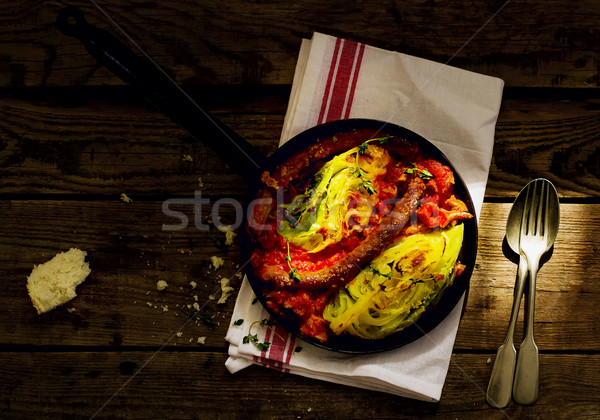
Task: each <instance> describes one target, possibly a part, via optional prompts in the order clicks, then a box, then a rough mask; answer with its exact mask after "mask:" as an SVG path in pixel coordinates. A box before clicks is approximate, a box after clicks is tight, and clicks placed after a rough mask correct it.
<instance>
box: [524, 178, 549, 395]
mask: <svg viewBox="0 0 600 420" xmlns="http://www.w3.org/2000/svg"><path fill="white" fill-rule="evenodd" d="M557 197H558V196H557V194H556V190H555V189H554V186H553V185H552V183H550V181H548V180H546V179H537V180H535V182H532V183H531V184H530V185H529V190H528V191H527V198H526V201H525V205H524V207H523V216H522V219H521V235H520V241H519V249H520V253H521V255H522V256H524V257H525V259H526V260H527V269H528V272H529V291H528V299H529V300H528V313H527V320H526V325H527V329H526V333H525V339H524V340H523V342H522V343H521V346H520V347H519V357H518V359H517V368H516V371H515V378H514V383H513V398H514V400H515V401H516V402H517V403H519V404H533V403H534V402H535V401H536V400H537V396H538V387H539V357H538V346H537V344H536V343H535V340H534V338H533V318H534V309H535V287H536V285H535V283H536V278H537V272H538V269H539V263H540V258H541V257H542V255H543V254H544V253H545V252H546V251H548V250H549V249H550V248H551V247H552V244H553V243H554V239H555V238H556V233H557V231H558V217H559V214H558V213H559V212H558V198H557Z"/></svg>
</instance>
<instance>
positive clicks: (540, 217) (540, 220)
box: [535, 180, 546, 236]
mask: <svg viewBox="0 0 600 420" xmlns="http://www.w3.org/2000/svg"><path fill="white" fill-rule="evenodd" d="M536 182H537V183H539V184H540V192H539V193H538V195H537V216H536V219H535V234H536V235H537V236H542V235H543V234H544V232H542V231H543V229H544V219H545V217H544V216H545V215H544V205H545V194H546V192H545V190H546V188H545V187H546V183H545V182H544V181H542V180H539V181H536Z"/></svg>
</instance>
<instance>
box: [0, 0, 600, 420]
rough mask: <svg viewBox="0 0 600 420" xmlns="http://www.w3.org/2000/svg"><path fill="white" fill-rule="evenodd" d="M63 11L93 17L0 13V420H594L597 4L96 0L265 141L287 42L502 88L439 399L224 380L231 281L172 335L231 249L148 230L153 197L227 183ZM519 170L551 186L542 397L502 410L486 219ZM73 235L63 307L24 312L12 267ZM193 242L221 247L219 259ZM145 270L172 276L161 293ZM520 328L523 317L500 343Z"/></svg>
mask: <svg viewBox="0 0 600 420" xmlns="http://www.w3.org/2000/svg"><path fill="white" fill-rule="evenodd" d="M72 4H74V5H78V6H81V8H82V9H83V10H84V11H85V12H86V14H87V16H88V20H89V21H90V22H91V23H93V24H96V25H98V26H100V27H103V28H109V24H108V23H107V22H106V21H105V20H104V19H103V18H102V17H101V16H100V15H99V14H98V12H95V11H94V10H93V9H92V8H91V6H89V5H88V4H87V3H85V2H64V1H54V2H34V1H17V2H5V4H3V5H2V6H0V10H1V11H2V13H0V45H1V47H0V53H1V54H0V56H1V57H2V59H1V60H0V115H2V118H0V215H1V217H2V223H0V278H1V280H0V281H1V282H2V287H1V288H0V313H1V314H2V320H3V321H2V324H3V325H2V328H0V345H1V347H0V384H1V385H0V391H1V393H2V398H1V400H0V417H2V418H11V419H12V418H23V419H31V418H49V419H55V418H90V417H92V416H96V417H95V418H107V419H108V418H111V419H112V418H199V419H204V418H225V419H229V418H261V419H270V418H281V419H291V418H294V419H296V418H364V419H371V418H416V417H419V418H441V419H456V418H458V419H464V418H473V419H478V418H482V417H484V416H485V417H487V418H491V419H500V418H515V419H517V418H519V419H521V418H531V419H537V418H564V419H574V418H576V419H594V418H598V417H600V393H598V392H597V389H598V388H599V386H600V338H598V337H599V336H600V330H599V325H600V311H598V304H600V275H599V274H598V273H599V271H600V252H599V251H600V233H599V232H600V207H599V206H598V204H600V90H598V86H599V85H600V67H598V62H600V57H599V53H598V51H599V50H600V49H599V45H600V33H599V32H598V24H599V23H600V4H599V3H598V2H596V1H593V0H587V1H580V2H570V3H567V2H549V1H529V2H524V1H514V0H513V1H509V2H507V3H505V2H504V1H494V2H484V1H476V2H467V3H465V2H459V1H453V2H450V3H447V2H446V3H440V2H422V1H407V2H396V1H394V2H392V1H387V0H386V1H381V0H378V1H374V0H365V1H362V2H347V1H344V2H337V1H333V2H318V1H315V0H303V1H295V2H285V1H276V0H274V1H269V2H266V1H265V2H263V1H259V2H243V1H238V0H233V1H230V2H226V3H221V2H210V1H199V2H185V1H181V0H175V1H171V2H133V3H132V2H123V1H114V2H111V4H110V6H108V4H107V9H108V10H109V12H110V13H111V15H112V16H113V17H114V18H115V19H116V20H117V21H118V22H120V23H121V24H122V25H123V26H124V27H125V28H126V29H127V30H128V31H130V32H131V33H132V34H135V37H136V39H137V41H138V42H140V44H142V45H143V46H144V47H145V48H146V49H147V50H148V52H149V53H150V54H151V55H153V56H154V57H155V58H156V59H157V60H158V61H159V63H160V64H161V65H163V66H164V67H165V68H167V69H168V71H169V72H170V73H171V74H172V75H173V76H174V77H175V79H176V80H177V81H178V82H179V83H181V84H183V85H184V86H185V87H186V88H187V89H188V90H189V91H190V93H191V94H192V95H193V96H194V97H195V98H197V99H198V100H199V101H200V102H201V103H202V104H204V105H205V106H206V107H207V108H208V109H210V110H211V111H212V112H213V113H214V114H215V115H216V116H217V117H219V118H220V119H222V120H223V121H224V122H225V123H226V124H227V125H229V126H230V127H232V128H233V129H234V130H235V131H237V132H238V133H239V134H241V135H242V136H244V137H245V138H247V139H248V140H249V141H250V142H251V143H252V144H254V145H255V146H256V147H257V148H259V150H261V151H262V152H263V153H265V154H270V153H272V152H273V151H274V150H275V148H276V147H277V139H278V138H279V132H280V130H281V125H282V122H283V117H284V115H285V111H286V107H287V99H288V96H289V91H290V84H291V81H292V76H293V71H294V66H295V63H296V58H297V54H298V48H299V45H300V41H301V39H302V38H303V37H310V35H311V33H312V32H314V31H318V32H324V33H329V34H332V35H338V36H344V37H347V38H351V39H354V40H357V41H362V42H366V43H369V44H371V45H375V46H378V47H382V48H387V49H392V50H397V51H402V52H406V53H409V54H415V55H418V56H421V57H424V58H428V59H433V60H436V61H441V62H445V61H447V60H449V59H451V64H453V65H456V66H458V67H462V68H466V69H469V70H473V71H478V72H483V73H486V74H490V75H493V76H497V77H500V78H502V79H503V80H505V82H506V88H505V92H504V98H503V102H502V108H501V112H500V116H499V119H498V124H497V126H496V142H495V146H494V156H493V161H492V166H491V170H490V177H489V181H488V188H487V191H486V199H485V203H484V206H483V213H482V217H481V220H480V238H479V249H478V257H477V266H476V268H475V270H474V274H473V277H472V280H471V288H470V293H469V300H468V304H467V307H466V311H465V314H464V317H463V319H462V321H461V324H460V328H459V332H458V336H457V339H456V344H455V347H454V353H453V357H452V360H451V363H450V368H449V373H448V377H447V379H446V383H445V386H444V390H443V394H442V398H441V400H440V402H439V403H435V404H434V403H424V402H418V401H413V400H409V399H405V398H400V397H395V396H390V395H387V394H383V393H378V392H373V391H365V390H360V389H357V388H352V387H347V386H341V385H335V384H330V383H327V382H321V381H316V380H311V379H306V378H302V377H298V376H293V375H289V374H282V373H278V372H274V371H271V370H268V369H265V368H258V367H252V368H249V369H247V370H244V371H242V372H239V373H237V374H235V375H230V374H229V373H228V372H227V371H226V369H225V368H224V366H223V363H224V361H225V359H226V357H227V347H226V343H225V340H224V335H225V331H226V328H227V325H228V324H229V322H230V317H231V311H232V309H233V302H234V298H235V296H234V297H232V298H231V299H230V300H229V301H228V302H227V303H226V304H225V305H216V304H215V303H214V302H211V303H209V304H208V305H207V306H206V307H205V308H204V309H203V311H202V315H204V316H206V317H210V319H211V320H212V321H214V322H215V323H216V325H209V323H206V322H204V321H202V320H201V319H198V320H197V322H191V323H188V324H186V326H185V328H184V329H183V330H181V332H182V335H181V337H177V336H173V335H174V333H175V332H176V331H178V330H179V329H180V327H181V326H182V325H183V323H184V321H185V319H186V317H187V308H186V305H188V304H191V303H193V302H194V301H195V298H194V296H197V299H198V301H200V302H205V301H207V300H208V296H209V295H210V294H211V293H214V292H215V291H216V290H218V283H217V280H218V278H219V277H220V276H225V277H228V276H232V275H233V274H234V273H235V272H236V271H237V265H238V264H240V263H241V261H240V259H241V257H240V255H239V246H238V244H237V242H236V243H235V244H234V245H233V246H232V247H230V248H229V249H225V250H224V249H221V248H219V247H218V246H217V240H218V239H221V238H222V234H221V233H220V232H218V231H217V230H215V229H212V230H211V231H209V232H199V231H198V230H197V229H195V228H193V227H188V228H186V229H184V230H181V231H174V232H167V231H163V230H162V229H161V227H162V225H163V224H165V223H172V222H173V220H172V219H169V218H168V217H166V216H165V215H164V214H163V213H162V211H161V204H162V202H163V201H164V200H165V199H168V198H173V197H183V198H185V197H191V196H193V194H194V191H195V190H201V191H202V194H203V196H206V197H208V198H210V199H211V200H216V199H218V198H220V197H236V198H242V197H243V193H244V180H243V179H242V178H241V177H240V176H238V175H236V174H235V173H234V172H232V171H231V170H230V169H229V168H227V167H226V166H225V165H224V164H223V162H222V161H220V160H219V159H217V158H215V157H214V156H213V155H212V154H211V153H210V152H208V151H207V150H206V149H205V148H204V146H202V145H200V144H198V143H196V142H194V141H192V140H191V139H190V137H189V136H188V135H187V134H186V133H185V132H183V131H182V130H180V129H179V128H178V127H177V126H175V125H174V124H173V123H172V122H170V121H169V120H168V119H167V118H166V117H164V116H163V115H162V114H160V113H159V112H158V111H155V110H154V109H152V108H151V107H150V106H149V105H147V104H146V103H145V102H144V101H143V100H142V99H140V98H139V97H138V96H137V95H136V94H135V93H134V92H133V91H132V90H131V89H130V88H128V87H125V86H123V84H122V83H121V82H120V81H119V80H118V79H116V78H115V77H114V76H112V75H111V74H110V73H109V72H108V71H107V70H106V69H105V68H103V67H102V66H100V65H98V64H97V63H96V62H95V61H94V59H93V58H91V57H90V56H89V55H88V54H87V53H86V52H85V50H84V49H83V47H82V46H81V44H80V43H79V42H77V41H76V40H74V39H71V38H67V37H65V36H63V35H62V34H60V33H59V32H58V30H57V28H56V25H55V23H54V22H55V19H56V15H57V13H58V11H59V10H60V9H61V8H63V7H64V6H66V5H72ZM498 10H500V11H499V12H498V13H497V15H494V13H495V12H497V11H498ZM491 17H493V18H492V19H491V20H490V21H489V23H488V24H487V25H486V26H485V27H484V28H483V29H481V30H480V31H479V29H480V28H481V26H482V25H483V24H484V23H485V22H486V21H487V20H488V19H490V18H491ZM472 35H475V36H474V37H473V39H472V40H471V41H469V42H468V44H467V45H466V46H465V48H464V49H462V50H460V52H459V53H458V54H456V56H455V53H456V52H457V51H458V50H459V49H460V48H461V46H463V45H464V43H465V42H466V41H468V40H469V38H470V37H471V36H472ZM184 155H190V156H191V157H192V161H191V162H190V161H186V160H184V159H183V156H184ZM538 176H543V177H546V178H548V179H550V180H552V181H553V182H554V184H555V185H556V187H557V189H558V191H559V195H560V198H561V203H562V204H561V226H560V231H559V236H558V238H557V243H556V247H555V248H554V250H553V252H552V255H551V258H550V259H549V260H548V261H547V262H546V263H545V264H544V265H543V267H542V269H541V271H540V275H539V278H538V294H537V312H536V325H535V328H536V340H537V342H538V345H539V347H540V364H541V369H540V371H541V377H540V397H539V400H538V402H537V403H536V404H535V405H533V406H528V407H526V406H520V405H517V404H515V403H511V404H510V405H509V406H508V407H507V408H506V409H504V410H497V409H493V408H491V407H489V406H488V405H487V403H486V402H485V388H486V387H487V381H488V379H489V375H490V372H491V368H492V364H493V359H494V355H495V351H496V348H497V347H498V346H499V345H500V344H501V342H502V340H503V336H504V333H505V331H506V327H507V324H508V317H509V311H510V305H511V302H512V294H513V285H514V280H515V274H516V259H515V256H514V255H513V254H512V253H511V252H510V251H508V250H507V246H506V244H503V239H504V228H505V221H506V217H507V214H508V211H509V209H510V204H511V203H512V201H513V200H514V197H515V196H516V194H517V193H518V191H519V190H520V189H521V188H522V187H523V186H524V185H525V184H526V183H527V182H528V181H529V180H530V179H532V178H535V177H538ZM199 177H201V180H202V184H203V186H202V188H200V185H199V180H198V178H199ZM121 193H126V194H127V195H128V196H129V197H131V198H132V199H133V202H131V203H124V202H123V201H121V200H120V195H121ZM181 210H182V211H184V212H187V214H188V215H189V216H190V217H192V210H191V209H190V208H185V206H184V207H183V208H182V209H181ZM203 210H205V211H204V212H203V215H204V217H205V218H208V217H209V216H210V214H209V209H208V208H206V209H203ZM222 216H223V217H224V218H225V219H226V218H227V217H229V216H230V215H229V214H227V213H224V214H223V215H222ZM71 246H77V247H79V248H81V249H85V250H87V251H88V255H89V258H88V259H89V261H90V265H91V266H92V270H93V271H92V274H91V275H90V276H89V278H88V279H87V280H86V282H85V283H84V284H83V285H82V286H80V287H79V288H78V297H77V298H76V299H75V300H73V301H72V302H70V303H69V304H67V305H65V306H64V307H61V308H58V309H56V310H54V311H52V312H50V313H48V314H45V315H42V316H38V315H37V314H36V312H35V310H34V309H33V307H32V305H31V302H30V301H29V298H28V296H27V292H26V289H25V281H26V277H27V275H28V274H29V273H30V271H31V269H32V267H33V265H34V264H39V263H40V262H43V261H46V260H47V259H49V258H50V257H52V256H53V255H55V254H56V253H57V252H59V251H61V250H65V249H68V248H69V247H71ZM212 255H219V256H222V257H224V258H225V260H226V264H225V266H224V267H222V268H220V269H219V270H218V271H214V270H211V268H210V266H209V263H208V259H209V257H210V256H212ZM161 279H164V280H168V282H169V284H170V286H169V288H168V289H167V290H166V291H163V292H158V291H157V290H156V282H157V281H158V280H161ZM233 279H234V280H233V286H234V287H235V288H236V290H237V287H239V283H240V280H239V279H238V278H236V277H235V276H234V277H233ZM190 281H195V282H197V283H198V287H197V288H196V289H192V288H191V287H190ZM72 308H74V309H75V311H72ZM164 308H167V309H168V310H167V311H165V310H164ZM69 309H71V311H69ZM522 312H523V311H521V313H522ZM521 319H522V315H521ZM522 335H523V328H522V326H521V325H520V324H519V327H518V329H517V334H516V337H517V340H516V341H517V342H519V341H520V340H519V338H520V337H522ZM202 336H206V337H207V339H206V344H205V345H203V346H202V345H199V344H197V343H196V340H197V338H198V337H202ZM165 343H166V346H165V347H164V348H162V350H161V351H160V352H159V351H158V350H159V349H161V346H163V345H164V344H165ZM115 393H116V394H115Z"/></svg>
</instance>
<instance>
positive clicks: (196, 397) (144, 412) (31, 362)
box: [0, 351, 600, 419]
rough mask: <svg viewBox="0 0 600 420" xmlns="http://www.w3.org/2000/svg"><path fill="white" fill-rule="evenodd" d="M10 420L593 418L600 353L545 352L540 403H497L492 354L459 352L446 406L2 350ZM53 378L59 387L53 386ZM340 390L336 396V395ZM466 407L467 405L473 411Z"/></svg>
mask: <svg viewBox="0 0 600 420" xmlns="http://www.w3.org/2000/svg"><path fill="white" fill-rule="evenodd" d="M0 357H1V360H2V362H3V363H2V364H0V379H1V383H2V384H3V389H4V390H5V392H4V396H5V397H7V398H5V399H3V403H2V406H1V408H0V413H1V414H2V416H3V417H5V418H28V419H31V418H90V417H91V416H92V415H94V414H96V413H97V415H96V417H94V418H99V419H103V418H198V419H213V418H260V419H271V418H294V419H296V418H303V419H305V418H308V419H313V418H331V419H334V418H335V419H337V418H365V419H366V418H399V419H404V418H416V417H418V418H425V419H429V418H436V419H437V418H442V419H455V418H460V419H480V418H482V417H483V416H484V417H485V418H489V419H504V418H507V417H508V418H550V417H551V418H560V419H571V418H577V419H593V418H597V416H598V415H600V408H599V407H600V397H599V394H598V393H597V392H593V391H592V390H594V389H597V387H598V385H600V383H599V380H598V377H599V375H600V357H599V356H597V355H593V356H588V355H568V356H566V355H554V354H542V355H541V358H540V394H539V399H538V401H537V403H536V404H535V405H533V406H529V407H527V406H519V405H516V404H514V403H511V404H510V405H509V406H508V407H507V408H506V409H504V410H498V409H492V408H491V407H489V406H488V405H487V403H486V402H485V394H484V391H483V390H484V389H485V388H486V386H487V380H488V378H489V374H490V372H491V368H492V364H491V363H489V362H488V359H489V358H491V357H492V355H491V354H477V355H464V354H455V355H454V356H453V358H452V361H451V364H450V368H449V372H448V376H447V378H446V384H445V387H444V391H443V393H442V398H441V401H440V402H439V403H425V402H419V401H412V400H407V399H405V398H401V397H396V396H393V395H389V394H385V393H380V392H373V391H365V390H361V389H357V388H352V387H348V386H343V385H336V384H332V383H329V382H323V381H317V380H313V379H307V378H303V377H300V376H295V375H291V374H284V373H278V372H274V371H271V370H269V369H266V368H260V367H254V366H253V367H250V368H248V369H247V370H245V371H242V372H239V373H237V374H235V375H231V374H229V373H228V372H227V371H226V370H225V368H224V366H223V363H224V361H225V358H226V355H225V354H223V353H210V352H177V351H174V352H172V351H169V352H165V351H163V352H161V353H158V354H154V353H152V352H76V353H73V352H48V353H11V352H9V353H0ZM49 383H51V384H52V386H48V384H49ZM332 396H335V398H332ZM467 407H468V410H466V408H467Z"/></svg>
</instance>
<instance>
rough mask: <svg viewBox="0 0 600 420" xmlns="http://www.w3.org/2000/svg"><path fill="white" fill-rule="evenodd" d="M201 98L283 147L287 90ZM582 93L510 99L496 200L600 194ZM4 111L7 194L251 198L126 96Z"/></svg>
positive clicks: (213, 161) (15, 98) (68, 98)
mask: <svg viewBox="0 0 600 420" xmlns="http://www.w3.org/2000/svg"><path fill="white" fill-rule="evenodd" d="M61 92H62V91H61ZM123 95H127V96H129V95H131V96H132V98H129V99H124V98H123ZM194 95H195V96H196V97H198V98H200V100H202V101H204V102H205V103H206V104H207V106H208V109H209V110H210V111H211V112H213V114H214V115H215V116H216V117H217V118H219V119H221V120H222V121H223V122H224V123H225V124H227V125H228V126H230V127H231V128H232V129H234V130H235V131H236V132H238V133H239V134H240V135H241V136H243V137H244V138H246V139H247V140H248V141H249V142H251V143H252V144H253V145H254V146H256V147H257V148H258V149H259V150H260V151H261V152H262V153H264V154H265V155H270V154H272V153H273V152H274V151H275V150H276V148H277V145H278V139H279V136H280V132H281V127H282V124H283V117H284V114H285V111H286V108H287V100H288V95H289V92H288V91H287V90H285V89H284V90H276V91H275V92H271V93H268V91H267V93H266V94H265V93H263V94H260V93H257V92H256V91H254V90H244V89H231V88H230V89H223V91H221V92H219V91H218V90H215V89H210V90H200V91H194ZM574 96H575V97H574V98H572V99H569V100H567V99H565V98H564V97H563V98H554V99H552V98H550V99H546V98H531V97H525V98H514V97H513V98H510V97H509V98H507V99H505V100H504V101H503V104H502V108H501V112H500V115H499V118H498V123H497V126H496V138H495V144H494V155H493V160H492V165H491V168H490V176H489V182H488V188H487V190H486V196H487V197H488V198H491V197H501V198H507V199H509V200H512V199H514V197H515V196H516V195H517V194H518V192H519V191H520V190H521V188H522V187H523V186H524V185H525V184H526V183H527V182H528V181H529V180H530V179H532V178H535V177H540V176H543V177H546V178H548V179H550V180H551V181H553V182H554V183H555V185H556V187H557V189H558V192H559V195H560V196H561V197H578V198H585V197H598V196H600V158H599V156H600V100H599V99H595V98H587V99H586V98H578V96H577V94H574ZM57 98H59V99H57ZM0 111H1V112H2V115H3V118H2V120H1V121H0V132H1V133H2V135H1V136H0V194H46V193H51V194H54V193H66V194H87V195H109V196H115V195H116V196H118V195H119V194H120V193H121V192H126V193H128V194H129V195H131V196H132V197H133V198H135V196H136V195H166V194H168V195H185V196H191V195H193V194H194V191H195V190H196V189H198V188H199V182H198V177H201V178H202V183H203V187H202V191H203V193H205V194H211V195H215V194H216V195H225V194H233V195H242V194H244V192H245V186H246V185H247V183H246V182H245V180H244V179H243V177H241V176H240V175H239V174H237V173H236V172H235V170H231V168H228V167H227V166H226V165H225V164H224V162H223V161H222V160H221V159H220V158H217V157H216V156H215V155H214V154H213V153H212V152H210V151H208V150H207V149H206V147H205V146H204V145H202V144H198V143H197V142H195V141H194V140H192V139H191V138H190V137H189V136H188V135H187V133H185V132H184V131H183V130H181V129H180V128H179V127H177V126H176V125H175V124H174V123H172V122H171V121H169V120H168V119H167V118H166V117H165V116H163V115H162V114H160V113H159V112H156V111H154V110H153V109H152V108H150V107H149V106H147V105H145V104H144V103H143V102H140V99H139V97H137V96H136V95H135V94H134V93H132V92H130V91H129V90H127V89H124V90H121V89H116V90H115V91H112V93H101V92H98V91H95V90H87V91H83V92H76V91H72V90H65V91H64V92H62V93H61V94H59V95H52V94H50V95H44V94H39V95H36V94H35V93H32V94H30V95H27V93H23V94H20V95H7V96H6V97H2V98H0ZM186 155H189V156H190V158H191V159H192V160H191V161H188V160H185V159H184V156H186Z"/></svg>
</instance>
